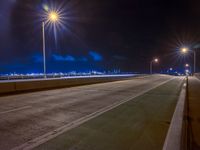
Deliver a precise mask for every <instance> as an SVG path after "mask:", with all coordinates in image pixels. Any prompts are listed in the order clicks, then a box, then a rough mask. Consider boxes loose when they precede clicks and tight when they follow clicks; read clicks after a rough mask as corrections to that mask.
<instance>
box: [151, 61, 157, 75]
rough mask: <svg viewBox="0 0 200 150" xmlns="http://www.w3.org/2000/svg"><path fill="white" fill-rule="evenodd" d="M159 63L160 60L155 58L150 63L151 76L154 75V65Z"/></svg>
mask: <svg viewBox="0 0 200 150" xmlns="http://www.w3.org/2000/svg"><path fill="white" fill-rule="evenodd" d="M157 62H158V58H155V59H153V60H152V61H151V62H150V74H152V73H153V63H157Z"/></svg>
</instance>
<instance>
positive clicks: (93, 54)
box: [89, 51, 103, 61]
mask: <svg viewBox="0 0 200 150" xmlns="http://www.w3.org/2000/svg"><path fill="white" fill-rule="evenodd" d="M89 56H90V57H92V59H93V60H94V61H102V60H103V57H102V56H101V55H100V54H99V53H97V52H94V51H90V52H89Z"/></svg>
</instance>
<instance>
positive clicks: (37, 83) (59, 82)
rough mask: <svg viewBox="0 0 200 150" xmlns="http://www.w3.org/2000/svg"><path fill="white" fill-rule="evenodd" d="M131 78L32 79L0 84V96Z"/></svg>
mask: <svg viewBox="0 0 200 150" xmlns="http://www.w3.org/2000/svg"><path fill="white" fill-rule="evenodd" d="M130 77H133V76H125V77H124V76H115V77H86V78H84V77H82V78H60V79H33V80H18V81H8V82H5V81H4V82H0V95H4V94H10V93H20V92H29V91H30V92H31V91H39V90H45V89H56V88H64V87H71V86H78V85H86V84H94V83H103V82H112V81H117V80H122V79H127V78H130Z"/></svg>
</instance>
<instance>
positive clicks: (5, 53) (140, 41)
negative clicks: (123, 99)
mask: <svg viewBox="0 0 200 150" xmlns="http://www.w3.org/2000/svg"><path fill="white" fill-rule="evenodd" d="M45 4H46V5H49V7H50V8H51V7H53V8H61V9H62V10H63V12H64V13H63V15H64V17H65V18H63V20H64V22H63V25H62V26H59V27H58V28H57V30H56V34H55V32H54V31H53V30H52V28H51V27H46V30H45V31H46V45H47V49H46V51H47V71H48V72H68V71H72V70H74V71H89V70H98V71H108V70H114V69H120V70H121V71H123V72H141V73H145V72H148V68H149V62H150V61H151V60H152V59H153V58H154V57H158V58H159V59H160V62H159V64H157V65H155V70H156V71H161V70H165V69H168V68H170V67H173V68H177V69H183V65H184V64H185V63H190V64H192V55H191V54H189V55H187V56H181V55H180V54H179V53H178V49H179V48H180V47H182V46H188V47H190V48H191V49H192V48H193V49H194V48H195V49H197V51H199V52H198V58H200V55H199V53H200V50H199V49H198V48H199V47H200V44H199V43H200V9H199V8H200V1H199V0H0V74H3V73H12V72H16V73H28V72H35V73H36V72H42V71H43V70H42V69H43V68H42V67H43V66H42V65H43V64H42V63H43V62H42V26H41V24H42V16H43V12H44V9H43V6H44V5H45ZM197 61H198V59H197ZM197 65H198V67H197V70H199V71H200V60H199V61H198V64H197Z"/></svg>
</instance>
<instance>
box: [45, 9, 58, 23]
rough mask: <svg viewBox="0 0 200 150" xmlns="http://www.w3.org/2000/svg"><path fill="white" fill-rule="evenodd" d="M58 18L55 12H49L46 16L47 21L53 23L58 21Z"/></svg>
mask: <svg viewBox="0 0 200 150" xmlns="http://www.w3.org/2000/svg"><path fill="white" fill-rule="evenodd" d="M59 18H60V17H59V14H58V13H57V12H55V11H51V12H50V13H49V15H48V20H49V21H51V22H54V23H55V22H57V21H59Z"/></svg>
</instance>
